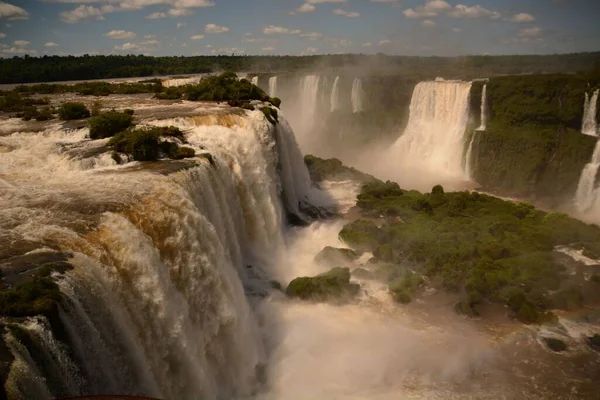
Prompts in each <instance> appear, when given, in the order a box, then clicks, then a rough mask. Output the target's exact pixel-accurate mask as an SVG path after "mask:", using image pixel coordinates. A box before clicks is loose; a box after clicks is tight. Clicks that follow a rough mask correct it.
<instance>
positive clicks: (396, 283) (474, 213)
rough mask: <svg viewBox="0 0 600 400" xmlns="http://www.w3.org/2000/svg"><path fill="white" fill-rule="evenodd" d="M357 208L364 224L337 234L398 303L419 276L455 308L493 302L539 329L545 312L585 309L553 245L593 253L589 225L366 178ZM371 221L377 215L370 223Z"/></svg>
mask: <svg viewBox="0 0 600 400" xmlns="http://www.w3.org/2000/svg"><path fill="white" fill-rule="evenodd" d="M357 205H358V207H359V208H360V209H361V211H362V215H363V219H359V220H357V221H354V222H352V223H350V224H348V225H346V226H345V227H344V228H343V229H342V231H341V232H340V235H339V236H340V238H341V239H342V240H343V241H344V242H345V243H346V244H348V245H349V246H351V247H352V248H355V249H357V250H360V251H371V252H373V254H374V255H375V257H376V259H377V260H376V261H377V263H378V266H377V269H376V271H375V275H376V276H378V277H379V278H380V279H383V280H385V281H387V282H388V284H389V287H390V291H391V292H392V293H393V294H394V295H395V298H396V300H398V301H401V302H407V301H409V297H412V296H413V294H414V293H415V291H416V289H417V288H418V287H419V286H420V285H421V284H422V281H421V280H420V279H419V278H421V276H422V275H423V276H426V277H428V280H429V281H430V282H431V284H432V285H435V286H437V287H439V288H442V289H444V290H446V291H450V292H454V293H457V294H458V295H459V297H460V302H459V303H458V304H457V306H456V309H457V311H460V312H463V313H467V314H469V315H475V314H476V313H477V308H478V306H480V305H482V304H485V303H489V302H500V303H504V304H506V305H507V306H508V308H509V309H510V310H511V311H512V313H513V315H514V317H515V318H517V319H519V320H520V321H522V322H524V323H539V322H544V321H548V320H551V319H552V318H553V317H552V315H551V314H549V313H548V312H547V310H550V309H554V308H561V309H567V310H574V309H578V308H581V307H582V306H583V305H584V300H585V299H584V297H583V295H582V292H585V290H582V288H581V287H578V286H574V285H573V284H571V283H570V282H569V273H568V271H567V270H566V267H565V266H564V265H563V264H562V263H561V261H560V259H559V258H558V257H556V255H555V253H554V252H553V249H554V247H555V246H558V245H577V246H581V247H584V248H586V249H587V248H591V249H595V248H596V246H598V245H599V244H600V228H598V227H596V226H593V225H586V224H584V223H583V222H581V221H578V220H576V219H573V218H570V217H568V216H567V215H564V214H559V213H546V212H542V211H538V210H536V209H535V208H534V207H533V206H532V205H530V204H527V203H511V202H507V201H503V200H500V199H498V198H495V197H492V196H487V195H484V194H480V193H476V192H473V193H469V192H455V193H445V192H444V190H443V188H442V187H441V186H436V187H435V188H434V190H432V193H428V194H422V193H419V192H416V191H405V190H402V189H401V188H400V187H399V186H398V185H397V184H395V183H393V182H381V181H373V182H369V183H367V184H365V185H364V186H363V188H362V190H361V192H360V194H359V195H358V202H357ZM372 218H383V219H382V222H380V223H378V224H375V222H373V220H372ZM378 225H380V226H378ZM412 279H415V281H413V280H412ZM415 282H418V284H415ZM585 284H586V285H593V283H591V282H590V283H588V282H586V283H585Z"/></svg>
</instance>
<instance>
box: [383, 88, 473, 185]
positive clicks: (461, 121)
mask: <svg viewBox="0 0 600 400" xmlns="http://www.w3.org/2000/svg"><path fill="white" fill-rule="evenodd" d="M470 91H471V83H470V82H459V81H435V82H421V83H419V84H418V85H417V86H416V87H415V89H414V92H413V96H412V100H411V103H410V117H409V121H408V126H407V128H406V130H405V131H404V133H403V134H402V136H400V138H399V139H398V140H397V141H396V143H395V144H394V146H393V147H392V149H391V153H392V154H393V158H395V159H396V160H397V162H398V164H399V165H403V166H405V167H407V168H408V167H411V168H415V167H420V168H421V169H422V170H424V171H431V172H435V173H436V174H437V175H440V173H441V175H446V176H451V177H457V178H465V175H466V173H465V170H464V163H463V153H464V150H463V149H464V145H465V142H464V134H465V130H466V127H467V122H468V116H469V96H470Z"/></svg>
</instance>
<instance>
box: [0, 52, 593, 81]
mask: <svg viewBox="0 0 600 400" xmlns="http://www.w3.org/2000/svg"><path fill="white" fill-rule="evenodd" d="M315 68H319V69H324V70H327V69H341V68H350V69H352V68H357V69H359V68H360V69H361V70H363V71H365V70H367V71H370V72H372V73H377V74H387V73H394V74H411V75H413V76H415V77H416V78H417V77H423V78H427V77H431V76H435V75H436V74H440V75H441V74H443V75H444V76H445V77H447V78H459V77H460V78H463V79H473V78H478V77H489V76H493V75H506V74H531V73H576V72H589V71H591V70H600V52H595V53H578V54H563V55H544V56H461V57H405V56H387V55H384V54H377V55H357V54H341V55H319V56H234V55H232V56H197V57H183V56H181V57H148V56H143V55H127V56H101V55H96V56H91V55H84V56H81V57H74V56H67V57H61V56H43V57H30V56H27V55H26V56H24V57H13V58H7V59H0V83H2V84H10V83H31V82H54V81H67V80H87V79H111V78H129V77H145V76H160V75H176V74H196V73H208V72H217V71H225V70H228V71H237V72H240V71H246V72H252V71H256V72H257V71H261V72H283V71H285V72H291V71H302V70H310V69H315Z"/></svg>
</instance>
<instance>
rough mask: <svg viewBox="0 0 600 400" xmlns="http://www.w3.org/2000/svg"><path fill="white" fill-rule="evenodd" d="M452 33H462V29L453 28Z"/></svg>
mask: <svg viewBox="0 0 600 400" xmlns="http://www.w3.org/2000/svg"><path fill="white" fill-rule="evenodd" d="M452 32H456V33H458V32H462V29H461V28H452Z"/></svg>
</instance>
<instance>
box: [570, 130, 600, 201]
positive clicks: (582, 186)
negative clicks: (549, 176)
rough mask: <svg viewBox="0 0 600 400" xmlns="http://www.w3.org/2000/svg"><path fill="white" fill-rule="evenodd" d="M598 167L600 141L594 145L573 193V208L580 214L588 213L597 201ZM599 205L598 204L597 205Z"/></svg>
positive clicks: (599, 163) (599, 162)
mask: <svg viewBox="0 0 600 400" xmlns="http://www.w3.org/2000/svg"><path fill="white" fill-rule="evenodd" d="M599 167H600V140H599V141H598V142H597V143H596V147H595V148H594V154H593V155H592V160H591V161H590V162H589V163H588V164H586V165H585V167H583V171H581V176H580V177H579V183H578V184H577V192H576V193H575V206H576V207H577V210H578V211H579V212H581V213H586V212H588V211H589V210H590V209H591V208H592V207H594V205H595V203H596V202H597V201H598V199H597V197H598V189H597V188H596V187H595V185H596V175H597V174H598V168H599ZM599 205H600V204H599Z"/></svg>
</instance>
